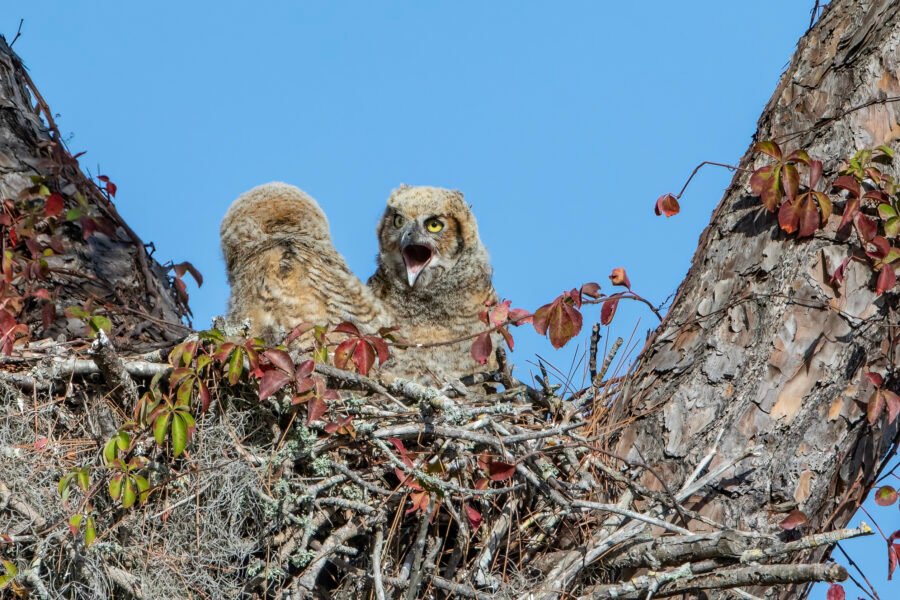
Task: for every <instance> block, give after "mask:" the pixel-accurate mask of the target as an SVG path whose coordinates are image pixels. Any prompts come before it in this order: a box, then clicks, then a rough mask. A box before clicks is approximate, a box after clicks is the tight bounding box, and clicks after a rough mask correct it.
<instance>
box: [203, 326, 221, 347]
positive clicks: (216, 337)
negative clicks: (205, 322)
mask: <svg viewBox="0 0 900 600" xmlns="http://www.w3.org/2000/svg"><path fill="white" fill-rule="evenodd" d="M198 335H199V336H200V339H201V340H206V341H208V342H218V343H220V344H221V343H222V342H224V341H225V334H224V333H222V332H221V331H219V330H218V329H207V330H206V331H201V332H200V333H199V334H198Z"/></svg>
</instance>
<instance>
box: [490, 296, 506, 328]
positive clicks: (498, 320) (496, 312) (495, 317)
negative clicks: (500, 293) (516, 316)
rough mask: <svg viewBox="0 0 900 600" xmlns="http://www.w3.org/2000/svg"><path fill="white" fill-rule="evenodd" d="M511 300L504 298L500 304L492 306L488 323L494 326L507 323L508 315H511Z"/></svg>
mask: <svg viewBox="0 0 900 600" xmlns="http://www.w3.org/2000/svg"><path fill="white" fill-rule="evenodd" d="M509 305H510V301H509V300H504V301H503V302H501V303H500V304H497V305H496V306H494V307H492V308H491V309H489V311H488V315H489V316H488V325H491V326H493V327H498V326H500V325H503V324H504V323H506V319H507V317H509Z"/></svg>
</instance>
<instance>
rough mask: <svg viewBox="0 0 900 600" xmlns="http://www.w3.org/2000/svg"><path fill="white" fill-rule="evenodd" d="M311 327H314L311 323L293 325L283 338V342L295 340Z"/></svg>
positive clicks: (287, 342) (288, 342)
mask: <svg viewBox="0 0 900 600" xmlns="http://www.w3.org/2000/svg"><path fill="white" fill-rule="evenodd" d="M313 327H314V325H313V324H311V323H300V324H299V325H297V326H296V327H294V328H293V329H292V330H291V332H290V333H289V334H288V336H287V337H286V338H285V339H284V343H285V344H290V343H291V342H293V341H294V340H296V339H297V338H298V337H300V336H301V335H303V334H304V333H306V332H307V331H309V330H310V329H312V328H313Z"/></svg>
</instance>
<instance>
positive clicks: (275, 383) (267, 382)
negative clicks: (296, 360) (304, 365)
mask: <svg viewBox="0 0 900 600" xmlns="http://www.w3.org/2000/svg"><path fill="white" fill-rule="evenodd" d="M290 380H291V376H290V375H288V374H287V373H285V372H284V371H282V370H280V369H269V370H268V371H266V372H264V373H263V376H262V379H260V380H259V399H260V400H265V399H266V398H268V397H269V396H271V395H272V394H274V393H275V392H277V391H278V390H280V389H281V388H283V387H284V386H285V385H287V383H288V382H289V381H290Z"/></svg>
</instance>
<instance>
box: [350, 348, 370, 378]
mask: <svg viewBox="0 0 900 600" xmlns="http://www.w3.org/2000/svg"><path fill="white" fill-rule="evenodd" d="M353 364H354V365H356V370H357V371H358V372H359V374H360V375H363V376H365V375H368V374H369V369H371V368H372V365H374V364H375V349H374V348H372V345H371V344H369V343H368V342H367V341H365V340H358V342H357V344H356V348H354V349H353Z"/></svg>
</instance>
